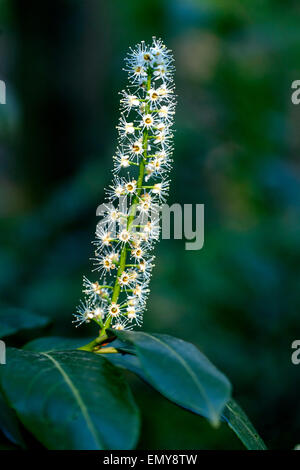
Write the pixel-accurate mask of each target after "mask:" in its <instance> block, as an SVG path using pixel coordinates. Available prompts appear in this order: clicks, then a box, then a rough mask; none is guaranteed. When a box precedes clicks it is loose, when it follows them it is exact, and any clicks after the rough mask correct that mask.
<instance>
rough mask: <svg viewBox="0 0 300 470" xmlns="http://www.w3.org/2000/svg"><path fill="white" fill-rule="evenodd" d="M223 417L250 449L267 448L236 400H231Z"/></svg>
mask: <svg viewBox="0 0 300 470" xmlns="http://www.w3.org/2000/svg"><path fill="white" fill-rule="evenodd" d="M223 419H224V420H225V421H226V422H227V423H228V425H229V427H230V428H231V429H232V430H233V431H234V432H235V433H236V435H237V436H238V437H239V439H240V440H241V441H242V443H243V444H244V445H245V446H246V447H247V449H248V450H266V449H267V448H266V445H265V443H264V441H263V440H262V439H261V437H260V436H259V434H258V433H257V431H256V429H255V428H254V426H253V425H252V423H251V422H250V420H249V419H248V417H247V415H246V414H245V412H244V411H243V410H242V408H241V407H240V406H239V405H238V404H237V402H236V401H235V400H230V401H229V402H228V403H227V405H226V407H225V410H224V413H223Z"/></svg>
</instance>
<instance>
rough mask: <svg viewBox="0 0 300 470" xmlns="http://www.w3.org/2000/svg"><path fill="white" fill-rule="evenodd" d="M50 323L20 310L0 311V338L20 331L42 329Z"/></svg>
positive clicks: (45, 318) (46, 319) (8, 309)
mask: <svg viewBox="0 0 300 470" xmlns="http://www.w3.org/2000/svg"><path fill="white" fill-rule="evenodd" d="M49 323H50V320H49V319H48V318H47V317H42V316H40V315H36V314H35V313H32V312H28V311H27V310H23V309H21V308H3V307H2V308H1V309H0V338H4V337H5V336H10V335H13V334H15V333H18V332H19V331H22V330H30V329H34V328H43V327H45V326H46V325H48V324H49Z"/></svg>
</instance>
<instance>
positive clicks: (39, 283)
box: [0, 0, 300, 449]
mask: <svg viewBox="0 0 300 470" xmlns="http://www.w3.org/2000/svg"><path fill="white" fill-rule="evenodd" d="M299 24H300V5H299V2H297V1H291V0H286V1H284V2H283V1H275V0H273V1H271V0H243V1H237V0H236V1H235V0H226V1H225V0H223V1H221V0H219V1H217V0H201V1H200V0H198V1H196V0H195V1H191V0H174V1H166V0H165V1H163V0H161V1H156V0H154V1H151V2H142V1H140V0H134V1H132V0H131V1H127V2H125V1H121V0H114V1H113V2H112V1H107V2H100V1H96V0H87V1H76V0H73V1H72V0H69V1H67V0H63V1H51V2H50V1H49V2H48V1H33V0H28V1H26V2H25V1H21V0H20V1H15V0H11V1H4V0H1V1H0V27H1V30H2V34H1V36H0V58H1V59H0V79H2V80H5V81H6V85H7V104H6V105H1V106H0V140H1V142H0V168H1V176H0V191H1V195H0V214H1V231H0V240H1V248H0V289H1V301H2V304H3V305H10V306H19V307H26V308H28V309H30V310H32V311H33V312H36V313H40V314H42V315H45V316H49V317H51V318H52V319H53V324H52V326H51V327H50V328H48V329H47V330H46V331H44V332H43V333H42V334H44V335H45V334H49V335H50V334H51V335H53V334H56V335H66V336H74V335H78V336H80V335H91V334H92V335H93V334H94V333H95V330H94V329H93V328H90V327H89V328H88V327H81V328H80V329H77V330H76V329H75V328H74V326H73V325H72V324H71V321H72V313H73V312H74V309H75V307H76V304H77V302H78V299H79V297H80V291H81V281H82V275H83V274H87V275H88V273H89V270H90V264H89V257H90V256H91V255H92V247H91V245H90V240H91V239H92V238H93V233H94V230H95V225H96V223H97V218H96V215H95V213H96V207H97V205H98V204H100V203H101V202H102V201H103V187H104V185H108V184H109V182H110V179H111V173H110V169H111V167H112V160H111V156H112V155H113V153H114V149H115V145H116V137H117V133H116V130H115V126H116V124H117V120H118V99H119V96H118V91H120V90H121V89H122V88H123V87H124V86H125V85H126V78H127V77H126V74H125V72H123V71H122V66H123V62H122V59H123V57H124V55H125V54H126V52H127V49H128V47H129V46H133V45H134V44H135V43H136V42H139V41H141V40H142V39H144V40H146V41H148V40H150V39H151V36H152V35H156V36H158V37H161V38H162V39H163V40H164V41H165V43H166V44H167V46H168V47H170V48H172V49H173V51H174V54H175V58H176V67H177V73H176V85H177V94H178V107H177V115H176V135H175V154H174V160H175V162H174V170H173V171H172V189H171V195H170V199H169V201H170V203H173V202H178V203H181V204H183V203H204V204H205V246H204V248H203V249H202V250H200V251H196V252H195V251H186V250H185V245H184V244H185V242H184V240H176V241H174V240H170V241H169V240H163V241H162V242H161V243H160V244H159V246H158V247H157V251H156V254H157V260H156V268H155V271H154V275H153V279H152V292H151V296H150V299H149V303H148V311H147V312H146V314H145V323H144V328H145V329H147V330H151V331H155V332H161V333H169V334H172V335H174V336H179V337H182V338H183V339H185V340H190V341H191V342H193V343H195V344H196V345H197V346H199V347H200V348H201V349H202V350H203V351H204V352H205V353H206V354H207V355H208V356H209V358H210V359H211V360H212V361H214V362H215V364H216V365H217V366H218V367H219V368H220V369H221V370H223V371H224V372H225V373H226V374H227V376H228V377H229V378H230V380H231V381H232V383H233V386H234V393H235V397H236V398H237V399H239V401H240V403H241V404H242V406H243V407H244V409H245V411H246V412H247V413H248V415H249V417H250V418H251V419H252V421H253V422H254V424H255V425H256V427H257V429H258V431H259V432H260V434H261V435H262V437H263V438H264V439H265V441H266V443H267V445H268V446H270V447H271V448H277V449H289V448H292V447H294V446H295V445H296V444H298V443H299V442H300V402H299V384H300V380H299V374H300V365H299V366H298V367H297V366H294V365H292V363H291V359H290V356H291V343H292V341H293V340H294V339H299V337H300V325H299V305H300V277H299V264H300V244H299V235H300V225H299V205H300V191H299V180H300V167H299V148H300V137H299V121H300V105H299V107H297V106H294V105H292V103H291V99H290V96H291V83H292V81H293V80H296V79H300V32H299ZM27 336H28V335H27ZM27 336H25V335H21V336H20V335H19V336H18V337H17V338H11V339H10V340H7V343H9V344H14V345H18V346H21V345H22V344H24V342H25V341H27V339H28V337H27ZM130 380H131V382H132V386H133V389H134V394H135V397H136V400H137V402H138V403H139V405H140V407H141V409H142V415H143V428H142V433H141V440H140V447H141V448H149V449H151V448H165V449H166V448H167V449H176V448H186V449H187V448H196V449H239V448H242V445H241V444H240V443H239V441H238V440H237V439H236V438H235V436H234V435H233V434H232V433H231V432H230V431H229V430H228V429H227V428H226V426H225V425H222V426H221V428H220V429H219V430H213V429H212V428H211V427H210V426H209V424H208V423H207V422H206V421H205V420H204V419H202V418H200V417H198V416H193V415H190V414H188V413H187V412H185V411H182V410H180V409H179V408H176V407H175V405H171V404H169V403H168V402H167V401H166V400H165V399H163V398H161V397H160V396H159V395H158V394H157V393H156V392H153V391H152V390H150V389H149V388H147V387H146V386H145V385H144V384H142V383H141V382H140V381H138V380H137V379H134V378H133V377H132V376H130Z"/></svg>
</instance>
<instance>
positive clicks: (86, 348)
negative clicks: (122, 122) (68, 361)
mask: <svg viewBox="0 0 300 470" xmlns="http://www.w3.org/2000/svg"><path fill="white" fill-rule="evenodd" d="M151 77H152V71H151V70H150V71H149V72H148V77H147V87H146V89H147V92H148V91H149V90H150V88H151ZM145 101H146V100H145ZM145 112H146V113H149V112H150V105H149V102H148V103H147V105H146V107H145ZM148 139H149V133H148V130H147V129H146V128H145V129H144V131H143V149H144V151H143V158H142V160H141V162H140V164H139V167H140V169H139V176H138V180H137V191H136V195H135V197H134V199H133V203H132V206H131V209H130V213H129V216H128V219H127V230H128V231H130V228H131V226H132V223H133V221H134V218H135V214H136V208H137V205H138V202H139V197H140V194H141V192H142V189H143V188H144V187H143V181H144V174H145V165H146V162H147V158H148V155H147V147H148ZM127 251H128V248H127V245H126V244H124V246H123V248H122V250H121V255H120V262H119V267H118V271H117V276H116V280H115V284H114V287H113V292H112V297H111V302H117V301H118V298H119V295H120V290H121V286H120V284H119V282H118V278H119V277H120V276H121V274H122V272H123V271H124V269H125V267H126V257H127ZM110 324H111V317H107V319H106V322H105V324H104V326H103V328H102V329H101V331H100V335H99V336H98V338H96V339H95V340H94V341H91V342H90V343H88V344H86V345H85V346H82V347H81V348H78V349H81V350H84V351H94V349H95V347H97V346H98V345H99V344H101V343H103V342H104V341H105V340H106V339H107V334H106V330H107V328H109V327H110Z"/></svg>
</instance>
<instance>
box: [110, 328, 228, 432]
mask: <svg viewBox="0 0 300 470" xmlns="http://www.w3.org/2000/svg"><path fill="white" fill-rule="evenodd" d="M113 333H114V334H116V335H117V337H118V338H119V339H121V340H123V341H126V342H129V343H131V344H132V345H134V347H135V352H136V354H137V356H138V358H139V360H140V364H141V367H142V369H143V372H144V374H145V375H146V376H147V381H148V382H149V383H150V384H151V385H152V386H153V387H154V388H156V389H157V390H158V391H159V392H160V393H162V394H163V395H164V396H165V397H167V398H168V399H169V400H171V401H173V402H175V403H177V404H178V405H180V406H182V407H184V408H187V409H188V410H190V411H193V412H194V413H198V414H200V415H202V416H205V417H206V418H208V419H209V420H210V421H211V422H212V423H214V424H217V423H218V421H219V418H220V416H221V413H222V411H223V409H224V407H225V405H226V403H227V401H228V400H229V398H230V392H231V385H230V382H229V381H228V379H227V378H226V377H225V376H224V375H223V374H222V373H221V372H220V371H219V370H218V369H217V368H216V367H215V366H214V365H213V364H212V363H211V362H210V361H209V360H208V359H207V357H205V356H204V355H203V354H202V353H201V352H200V351H199V350H198V349H197V348H196V347H195V346H194V345H193V344H191V343H187V342H186V341H183V340H181V339H178V338H174V337H172V336H168V335H158V334H150V333H144V332H133V331H118V332H116V331H115V330H114V332H113Z"/></svg>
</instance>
